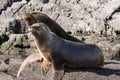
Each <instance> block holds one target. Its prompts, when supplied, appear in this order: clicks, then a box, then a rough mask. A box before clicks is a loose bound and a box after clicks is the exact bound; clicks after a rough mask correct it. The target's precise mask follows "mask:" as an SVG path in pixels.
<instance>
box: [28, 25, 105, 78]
mask: <svg viewBox="0 0 120 80" xmlns="http://www.w3.org/2000/svg"><path fill="white" fill-rule="evenodd" d="M29 31H31V33H32V35H33V36H34V38H35V39H34V40H35V42H36V46H37V47H38V49H39V50H40V51H41V54H42V55H43V56H44V57H43V59H44V60H45V61H48V62H51V64H52V68H53V80H61V78H62V77H63V74H64V67H67V68H89V67H100V66H103V62H104V58H103V54H102V52H101V50H100V49H99V48H98V47H97V46H96V45H93V44H81V43H77V42H72V41H68V40H65V39H62V38H60V37H59V36H57V35H56V34H54V33H52V32H51V31H50V30H49V28H48V27H47V25H45V24H44V23H35V24H33V25H32V26H31V29H30V30H29Z"/></svg>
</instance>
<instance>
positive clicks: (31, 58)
mask: <svg viewBox="0 0 120 80" xmlns="http://www.w3.org/2000/svg"><path fill="white" fill-rule="evenodd" d="M37 60H42V58H41V57H40V54H38V53H33V54H31V55H29V56H28V57H27V58H26V59H25V60H24V61H23V63H22V64H21V66H20V68H19V70H18V73H17V78H19V75H20V73H21V71H22V70H23V69H24V67H25V66H26V65H27V64H28V63H31V62H35V61H37Z"/></svg>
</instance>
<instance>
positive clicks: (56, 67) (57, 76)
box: [51, 62, 64, 80]
mask: <svg viewBox="0 0 120 80" xmlns="http://www.w3.org/2000/svg"><path fill="white" fill-rule="evenodd" d="M52 70H53V76H52V79H51V80H62V78H63V75H64V64H60V62H57V63H52Z"/></svg>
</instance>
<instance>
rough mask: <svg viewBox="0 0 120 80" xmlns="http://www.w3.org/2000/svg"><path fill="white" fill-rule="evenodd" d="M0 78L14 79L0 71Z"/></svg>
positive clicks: (3, 79)
mask: <svg viewBox="0 0 120 80" xmlns="http://www.w3.org/2000/svg"><path fill="white" fill-rule="evenodd" d="M0 79H1V80H14V78H13V77H12V76H10V75H7V74H5V73H1V72H0Z"/></svg>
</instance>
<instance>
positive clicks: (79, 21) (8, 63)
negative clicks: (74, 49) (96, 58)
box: [0, 0, 120, 80]
mask: <svg viewBox="0 0 120 80" xmlns="http://www.w3.org/2000/svg"><path fill="white" fill-rule="evenodd" d="M119 2H120V0H23V1H22V0H0V80H14V79H15V77H16V73H17V70H18V68H19V65H20V64H21V62H22V61H23V59H24V58H26V56H28V55H29V54H31V53H35V52H37V50H36V47H35V45H34V42H33V38H32V36H31V35H30V34H25V31H26V29H25V25H24V23H23V21H22V19H21V14H22V13H24V12H33V11H38V12H40V11H41V12H43V13H45V14H47V15H49V16H50V17H51V18H52V19H53V20H55V21H56V22H57V23H58V24H60V25H61V27H62V28H63V29H65V30H66V31H67V32H69V33H72V34H71V35H73V36H75V37H77V38H79V39H81V40H83V41H84V42H86V43H92V44H93V43H94V44H96V45H98V46H99V47H100V48H101V49H102V51H103V54H104V57H105V59H114V60H120V3H119ZM119 66H120V65H119V64H114V63H109V64H106V65H105V69H102V70H97V69H95V70H94V69H87V70H80V71H72V72H68V73H66V74H65V76H64V78H63V80H89V79H91V80H113V79H114V80H119V75H120V70H119V69H120V67H119ZM36 67H37V68H36ZM34 68H35V71H34ZM26 69H27V70H26V71H24V73H22V76H21V77H20V79H21V80H38V79H39V78H44V77H43V76H42V75H39V73H40V71H39V64H35V66H34V65H31V66H30V68H29V67H26ZM104 70H105V72H104ZM91 74H92V75H91ZM28 75H29V76H30V77H26V76H28ZM36 75H39V76H36ZM78 75H79V76H78ZM87 75H89V76H87ZM48 76H50V75H49V73H48ZM69 76H70V77H69ZM43 80H44V79H43Z"/></svg>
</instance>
